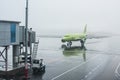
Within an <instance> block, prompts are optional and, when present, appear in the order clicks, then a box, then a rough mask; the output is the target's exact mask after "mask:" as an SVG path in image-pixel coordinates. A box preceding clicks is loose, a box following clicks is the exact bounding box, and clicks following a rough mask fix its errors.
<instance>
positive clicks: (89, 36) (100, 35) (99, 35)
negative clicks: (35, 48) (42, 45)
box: [37, 32, 113, 39]
mask: <svg viewBox="0 0 120 80" xmlns="http://www.w3.org/2000/svg"><path fill="white" fill-rule="evenodd" d="M63 36H64V35H39V34H37V37H43V38H62V37H63ZM111 36H113V34H110V33H101V32H94V33H88V34H87V39H99V38H107V37H111Z"/></svg>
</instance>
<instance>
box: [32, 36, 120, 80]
mask: <svg viewBox="0 0 120 80" xmlns="http://www.w3.org/2000/svg"><path fill="white" fill-rule="evenodd" d="M118 40H120V37H111V38H105V39H93V40H88V41H87V42H86V48H85V47H84V48H81V47H80V46H79V43H75V44H74V43H73V46H72V47H71V48H66V49H61V48H60V47H61V46H60V45H61V42H60V38H47V39H46V38H42V39H41V42H40V45H39V51H38V55H37V57H38V58H43V59H44V61H45V63H46V72H45V73H44V74H41V75H32V77H31V80H119V79H120V63H119V62H120V58H119V57H120V53H119V52H120V49H119V45H118V43H119V41H118ZM113 43H114V44H113ZM77 45H78V46H77Z"/></svg>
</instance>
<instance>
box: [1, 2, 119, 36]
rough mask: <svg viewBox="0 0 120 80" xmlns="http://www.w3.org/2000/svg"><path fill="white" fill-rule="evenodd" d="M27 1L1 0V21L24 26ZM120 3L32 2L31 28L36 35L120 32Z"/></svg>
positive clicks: (30, 10)
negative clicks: (11, 21)
mask: <svg viewBox="0 0 120 80" xmlns="http://www.w3.org/2000/svg"><path fill="white" fill-rule="evenodd" d="M25 2H26V0H0V10H1V11H0V19H1V20H13V21H16V20H17V21H21V24H20V25H24V24H25ZM119 8H120V1H119V0H29V28H31V27H32V28H33V30H35V31H36V32H37V34H63V33H70V32H72V33H73V32H81V31H82V30H83V28H84V26H85V24H87V26H88V27H87V28H88V29H87V30H88V32H109V33H120V32H119V30H120V29H119V27H120V22H119V21H120V9H119Z"/></svg>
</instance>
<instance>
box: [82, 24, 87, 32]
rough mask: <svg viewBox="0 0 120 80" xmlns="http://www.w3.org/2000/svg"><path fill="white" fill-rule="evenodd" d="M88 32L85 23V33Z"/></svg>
mask: <svg viewBox="0 0 120 80" xmlns="http://www.w3.org/2000/svg"><path fill="white" fill-rule="evenodd" d="M86 32H87V24H86V25H85V28H84V32H83V33H86Z"/></svg>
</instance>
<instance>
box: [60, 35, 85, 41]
mask: <svg viewBox="0 0 120 80" xmlns="http://www.w3.org/2000/svg"><path fill="white" fill-rule="evenodd" d="M86 36H87V35H86V34H84V33H81V34H80V33H75V34H66V35H65V36H64V37H63V38H62V40H61V41H62V42H69V41H79V40H84V39H86Z"/></svg>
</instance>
